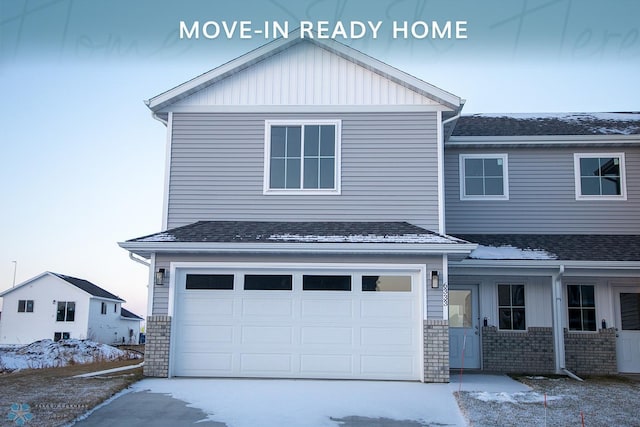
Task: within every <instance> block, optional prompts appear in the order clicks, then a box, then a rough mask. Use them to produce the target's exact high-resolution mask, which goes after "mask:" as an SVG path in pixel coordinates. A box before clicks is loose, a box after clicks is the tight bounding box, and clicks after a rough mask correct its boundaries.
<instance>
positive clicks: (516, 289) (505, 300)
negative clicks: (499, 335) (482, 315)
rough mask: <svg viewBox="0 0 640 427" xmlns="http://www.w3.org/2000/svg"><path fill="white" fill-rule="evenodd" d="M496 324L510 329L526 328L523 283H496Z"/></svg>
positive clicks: (519, 329)
mask: <svg viewBox="0 0 640 427" xmlns="http://www.w3.org/2000/svg"><path fill="white" fill-rule="evenodd" d="M498 326H499V328H500V329H503V330H512V331H524V330H526V329H527V323H526V316H525V303H524V285H521V284H518V285H511V284H499V285H498Z"/></svg>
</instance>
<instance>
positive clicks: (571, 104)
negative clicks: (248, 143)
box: [0, 0, 640, 314]
mask: <svg viewBox="0 0 640 427" xmlns="http://www.w3.org/2000/svg"><path fill="white" fill-rule="evenodd" d="M214 4H217V5H218V7H214ZM221 4H222V6H220V5H221ZM639 16H640V4H639V3H638V2H637V1H634V0H613V1H607V2H605V1H597V0H583V1H575V0H484V1H482V0H473V1H472V0H459V1H449V2H442V1H433V0H432V1H429V0H426V1H420V0H392V1H379V2H367V1H364V0H331V1H328V0H326V1H325V0H315V1H299V2H293V1H285V0H270V1H258V0H253V1H238V2H236V3H234V4H228V3H227V2H224V3H223V2H219V1H204V0H192V1H189V2H169V1H152V0H140V1H136V2H130V1H124V0H114V1H85V2H77V1H75V2H74V1H73V0H15V1H13V2H5V1H2V2H1V3H0V93H1V94H2V98H3V100H4V101H5V102H3V103H2V107H0V108H1V110H0V113H1V114H0V117H1V118H0V120H1V123H0V125H1V129H2V131H1V133H0V141H1V144H2V160H3V162H2V163H3V165H2V168H0V180H1V182H2V184H1V185H0V196H1V197H2V200H3V203H4V209H3V210H2V212H1V213H0V224H2V225H1V227H2V230H1V233H2V245H0V291H2V290H4V289H7V288H9V287H11V284H12V280H13V273H14V264H13V263H12V261H14V260H16V261H17V263H18V264H17V275H16V276H17V280H16V282H17V283H20V282H22V281H24V280H26V279H28V278H30V277H33V276H36V275H38V274H40V273H41V272H43V271H46V270H50V271H54V272H59V273H63V274H68V275H72V276H78V277H82V278H84V279H87V280H90V281H92V282H94V283H96V284H97V285H99V286H102V287H105V288H107V289H109V290H110V291H111V292H113V293H115V294H118V295H119V296H121V297H122V298H124V299H126V300H127V301H128V304H127V307H128V308H129V309H130V310H132V311H134V312H136V313H137V314H145V312H146V281H147V271H146V269H145V268H144V267H143V266H141V265H139V264H136V263H134V262H133V261H131V260H129V258H128V254H127V252H126V251H124V250H123V249H121V248H119V247H118V246H117V244H116V242H118V241H122V240H126V239H129V238H134V237H138V236H141V235H144V234H149V233H153V232H156V231H159V230H160V228H161V213H162V198H163V190H164V188H163V183H164V161H165V159H164V156H165V128H164V127H163V126H162V125H161V124H160V123H159V122H157V121H155V120H153V119H152V118H151V115H150V112H149V110H148V109H147V108H146V106H145V105H144V103H143V100H144V99H148V98H150V97H152V96H155V95H157V94H159V93H161V92H163V91H165V90H167V89H169V88H171V87H174V86H176V85H178V84H180V83H182V82H184V81H186V80H188V79H190V78H193V77H195V76H197V75H199V74H201V73H203V72H206V71H208V70H209V69H211V68H214V67H216V66H219V65H221V64H223V63H225V62H227V61H229V60H231V59H233V58H235V57H237V56H240V55H242V54H244V53H246V52H247V51H249V50H251V49H254V48H256V47H258V46H260V45H262V44H264V43H265V42H266V41H265V40H264V39H252V40H238V39H233V40H226V39H217V40H200V41H194V40H179V39H178V38H177V25H178V24H177V23H178V22H179V20H181V19H184V20H195V19H198V20H201V21H206V20H220V21H221V20H240V19H251V20H254V21H256V22H258V21H264V20H280V21H282V20H289V21H291V22H292V23H293V22H297V21H300V20H302V19H308V20H318V19H328V20H330V21H335V20H337V19H340V20H342V21H345V22H347V21H349V20H375V21H377V20H382V21H384V23H385V25H390V24H389V23H390V22H391V21H392V20H408V21H415V20H424V21H431V20H433V19H436V20H448V19H451V20H456V19H463V20H467V21H468V28H469V30H468V37H469V38H468V39H467V40H435V41H434V40H429V39H427V40H392V39H390V38H389V37H388V32H386V33H384V34H386V35H385V36H384V37H380V38H379V39H376V40H372V39H370V38H364V39H361V40H354V41H343V40H339V41H342V42H345V43H346V44H348V45H351V46H352V47H354V48H356V49H358V50H361V51H362V52H364V53H366V54H369V55H371V56H374V57H376V58H378V59H380V60H382V61H384V62H386V63H388V64H390V65H392V66H395V67H397V68H399V69H402V70H403V71H406V72H408V73H410V74H412V75H414V76H416V77H418V78H421V79H423V80H425V81H427V82H429V83H431V84H434V85H436V86H438V87H440V88H442V89H445V90H447V91H449V92H452V93H454V94H456V95H458V96H460V97H462V98H464V99H466V100H467V103H466V105H465V109H464V112H465V113H476V112H576V111H638V110H640V107H639V106H638V99H640V84H638V83H637V76H638V72H639V71H640V24H638V21H637V17H639Z"/></svg>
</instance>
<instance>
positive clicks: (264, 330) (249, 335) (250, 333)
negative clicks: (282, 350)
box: [241, 326, 293, 345]
mask: <svg viewBox="0 0 640 427" xmlns="http://www.w3.org/2000/svg"><path fill="white" fill-rule="evenodd" d="M241 335H242V343H243V344H268V345H277V344H292V343H293V327H292V326H243V327H242V333H241Z"/></svg>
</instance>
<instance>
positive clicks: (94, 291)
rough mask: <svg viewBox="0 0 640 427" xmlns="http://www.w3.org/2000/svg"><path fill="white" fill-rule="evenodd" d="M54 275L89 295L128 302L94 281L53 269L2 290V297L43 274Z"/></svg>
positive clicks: (0, 295) (0, 294)
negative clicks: (56, 271)
mask: <svg viewBox="0 0 640 427" xmlns="http://www.w3.org/2000/svg"><path fill="white" fill-rule="evenodd" d="M47 275H49V276H54V277H56V278H58V279H60V280H63V281H65V282H66V283H69V284H71V285H73V286H75V287H76V288H78V289H80V290H82V291H84V292H86V293H88V294H89V295H91V296H93V297H96V298H104V299H109V300H114V301H121V302H126V301H125V300H123V299H122V298H120V297H119V296H117V295H114V294H112V293H111V292H109V291H107V290H106V289H103V288H101V287H100V286H98V285H94V284H93V283H91V282H89V281H88V280H84V279H79V278H77V277H72V276H66V275H64V274H59V273H53V272H51V271H45V272H44V273H40V274H38V275H37V276H35V277H32V278H30V279H28V280H26V281H24V282H22V283H20V284H19V285H17V286H14V287H12V288H9V289H7V290H6V291H4V292H0V297H2V296H4V295H6V294H8V293H10V292H12V291H14V290H16V289H19V288H21V287H23V286H25V285H27V284H29V283H31V282H33V281H35V280H38V279H40V278H41V277H43V276H47Z"/></svg>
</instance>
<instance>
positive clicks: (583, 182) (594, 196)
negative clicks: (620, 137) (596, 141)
mask: <svg viewBox="0 0 640 427" xmlns="http://www.w3.org/2000/svg"><path fill="white" fill-rule="evenodd" d="M574 169H575V180H576V199H577V200H611V199H621V200H626V198H627V189H626V182H625V168H624V153H575V154H574Z"/></svg>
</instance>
